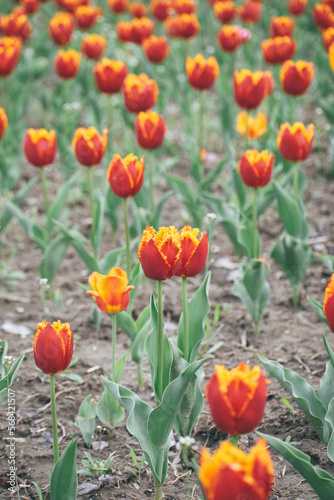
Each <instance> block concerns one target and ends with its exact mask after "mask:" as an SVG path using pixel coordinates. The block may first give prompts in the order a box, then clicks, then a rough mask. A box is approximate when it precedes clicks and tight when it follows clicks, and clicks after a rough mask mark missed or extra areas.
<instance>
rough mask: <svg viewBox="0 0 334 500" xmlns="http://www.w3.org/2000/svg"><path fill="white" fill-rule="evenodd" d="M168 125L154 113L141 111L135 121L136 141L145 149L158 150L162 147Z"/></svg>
mask: <svg viewBox="0 0 334 500" xmlns="http://www.w3.org/2000/svg"><path fill="white" fill-rule="evenodd" d="M166 130H167V125H166V122H165V120H164V119H163V117H162V116H160V115H158V113H155V112H154V111H151V110H148V111H141V112H140V113H139V114H138V116H137V118H136V120H135V131H136V140H137V142H138V144H139V146H140V147H141V148H143V149H157V148H160V146H161V145H162V143H163V141H164V138H165V134H166Z"/></svg>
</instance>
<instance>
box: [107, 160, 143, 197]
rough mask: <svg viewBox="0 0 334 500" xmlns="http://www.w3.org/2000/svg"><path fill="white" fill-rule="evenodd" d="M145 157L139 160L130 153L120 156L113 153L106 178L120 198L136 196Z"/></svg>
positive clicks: (141, 177) (139, 187)
mask: <svg viewBox="0 0 334 500" xmlns="http://www.w3.org/2000/svg"><path fill="white" fill-rule="evenodd" d="M144 168H145V157H144V156H143V157H142V158H141V160H138V157H137V156H135V155H133V154H132V153H131V154H129V155H127V156H126V157H125V158H122V157H121V156H120V155H119V154H118V153H116V154H115V156H114V157H113V159H112V160H111V162H110V165H109V168H108V172H107V179H108V182H109V184H110V187H111V189H112V190H113V192H114V193H115V195H116V196H119V197H120V198H130V197H132V196H136V194H138V193H139V191H140V190H141V188H142V185H143V181H144Z"/></svg>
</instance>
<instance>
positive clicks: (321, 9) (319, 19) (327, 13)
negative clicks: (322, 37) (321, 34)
mask: <svg viewBox="0 0 334 500" xmlns="http://www.w3.org/2000/svg"><path fill="white" fill-rule="evenodd" d="M312 18H313V21H314V23H315V25H316V26H317V27H318V28H320V29H321V30H324V29H327V28H330V27H331V26H334V12H333V10H332V8H331V7H330V6H329V5H327V4H320V3H317V4H315V5H314V6H313V9H312Z"/></svg>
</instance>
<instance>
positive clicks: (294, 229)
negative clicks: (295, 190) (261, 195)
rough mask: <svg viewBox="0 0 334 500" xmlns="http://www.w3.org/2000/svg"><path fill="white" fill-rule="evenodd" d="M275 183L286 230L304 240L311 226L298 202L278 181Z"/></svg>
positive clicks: (279, 209)
mask: <svg viewBox="0 0 334 500" xmlns="http://www.w3.org/2000/svg"><path fill="white" fill-rule="evenodd" d="M273 184H274V189H275V193H276V198H277V202H278V215H279V217H280V219H281V221H282V224H283V225H284V228H285V230H286V232H287V233H288V234H290V235H291V236H294V237H296V238H300V239H302V240H304V239H305V238H307V235H308V232H309V227H308V224H307V221H306V220H305V218H304V215H303V213H302V212H301V210H300V208H299V205H298V203H297V202H296V200H295V199H294V198H293V197H292V196H291V195H290V194H289V193H288V191H287V190H286V189H283V188H282V187H281V186H280V185H279V184H278V183H277V182H274V183H273Z"/></svg>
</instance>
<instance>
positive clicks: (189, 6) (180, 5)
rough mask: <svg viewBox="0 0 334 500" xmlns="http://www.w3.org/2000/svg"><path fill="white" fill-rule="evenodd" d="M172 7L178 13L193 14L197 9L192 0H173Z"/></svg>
mask: <svg viewBox="0 0 334 500" xmlns="http://www.w3.org/2000/svg"><path fill="white" fill-rule="evenodd" d="M173 9H174V10H175V12H176V13H177V14H179V15H181V14H193V13H194V12H196V10H197V5H196V3H195V2H194V0H174V1H173Z"/></svg>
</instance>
